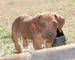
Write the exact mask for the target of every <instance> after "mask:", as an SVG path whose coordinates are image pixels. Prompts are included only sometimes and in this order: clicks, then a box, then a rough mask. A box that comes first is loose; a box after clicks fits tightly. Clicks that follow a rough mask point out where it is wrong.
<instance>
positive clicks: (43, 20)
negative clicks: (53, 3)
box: [31, 12, 65, 40]
mask: <svg viewBox="0 0 75 60" xmlns="http://www.w3.org/2000/svg"><path fill="white" fill-rule="evenodd" d="M64 23H65V20H64V18H63V17H62V16H59V15H57V14H53V13H49V12H47V13H43V14H39V15H37V16H35V17H33V18H32V20H31V25H32V27H33V28H34V29H35V30H36V33H37V34H38V33H39V32H40V33H41V35H42V37H43V38H46V39H50V40H53V39H54V38H55V37H56V31H57V28H58V30H59V31H60V32H61V29H62V27H63V25H64Z"/></svg>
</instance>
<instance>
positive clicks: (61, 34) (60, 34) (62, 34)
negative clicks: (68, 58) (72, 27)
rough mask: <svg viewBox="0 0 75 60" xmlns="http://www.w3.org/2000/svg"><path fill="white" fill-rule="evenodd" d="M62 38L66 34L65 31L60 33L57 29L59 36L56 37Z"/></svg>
mask: <svg viewBox="0 0 75 60" xmlns="http://www.w3.org/2000/svg"><path fill="white" fill-rule="evenodd" d="M60 36H64V33H63V31H62V32H60V31H59V30H58V29H57V36H56V37H60Z"/></svg>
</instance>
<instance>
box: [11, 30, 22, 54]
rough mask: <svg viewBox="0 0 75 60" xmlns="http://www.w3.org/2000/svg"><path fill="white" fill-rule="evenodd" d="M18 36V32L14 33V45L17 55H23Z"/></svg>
mask: <svg viewBox="0 0 75 60" xmlns="http://www.w3.org/2000/svg"><path fill="white" fill-rule="evenodd" d="M18 37H19V36H18V34H17V32H14V31H13V32H12V40H13V42H14V45H15V49H16V50H17V53H21V47H20V45H19V43H18Z"/></svg>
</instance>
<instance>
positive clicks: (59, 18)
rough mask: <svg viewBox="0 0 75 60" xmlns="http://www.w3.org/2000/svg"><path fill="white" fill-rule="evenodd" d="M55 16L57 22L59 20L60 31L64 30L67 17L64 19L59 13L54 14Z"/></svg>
mask: <svg viewBox="0 0 75 60" xmlns="http://www.w3.org/2000/svg"><path fill="white" fill-rule="evenodd" d="M54 16H55V19H56V20H57V22H58V30H59V31H60V32H62V27H63V26H64V24H65V19H64V18H63V17H62V16H60V15H57V14H54Z"/></svg>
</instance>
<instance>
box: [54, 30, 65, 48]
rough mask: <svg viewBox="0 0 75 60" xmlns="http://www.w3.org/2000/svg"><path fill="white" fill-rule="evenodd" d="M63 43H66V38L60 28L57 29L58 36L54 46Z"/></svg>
mask: <svg viewBox="0 0 75 60" xmlns="http://www.w3.org/2000/svg"><path fill="white" fill-rule="evenodd" d="M61 45H66V38H65V35H64V33H63V31H62V32H61V33H60V32H59V30H58V29H57V36H56V38H55V40H54V43H53V47H55V46H61Z"/></svg>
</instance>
